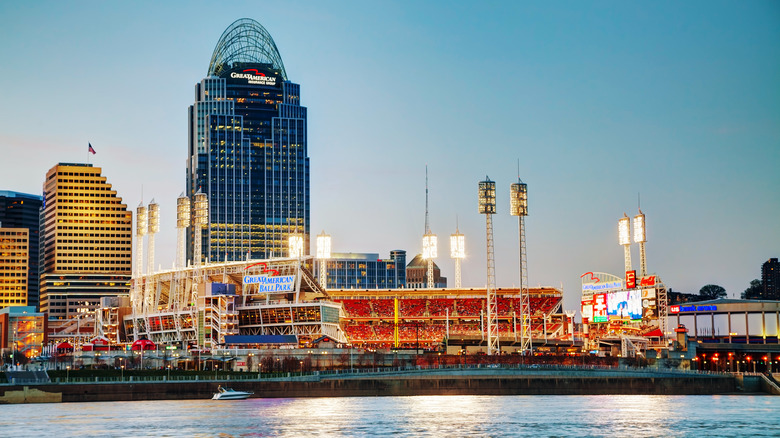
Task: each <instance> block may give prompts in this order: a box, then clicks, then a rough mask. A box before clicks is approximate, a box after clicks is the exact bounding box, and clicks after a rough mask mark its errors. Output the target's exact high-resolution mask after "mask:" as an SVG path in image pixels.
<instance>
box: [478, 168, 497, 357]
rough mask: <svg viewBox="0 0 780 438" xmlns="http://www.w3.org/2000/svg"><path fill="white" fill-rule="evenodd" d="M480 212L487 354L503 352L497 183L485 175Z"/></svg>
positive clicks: (480, 190) (481, 186) (482, 184)
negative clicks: (495, 245) (496, 248)
mask: <svg viewBox="0 0 780 438" xmlns="http://www.w3.org/2000/svg"><path fill="white" fill-rule="evenodd" d="M479 213H480V214H484V215H485V228H486V234H487V286H486V287H485V292H486V295H487V297H486V298H487V354H488V356H492V355H494V354H499V353H500V352H501V350H500V347H499V342H498V320H497V317H498V315H497V314H498V296H497V295H496V259H495V253H494V248H493V221H492V218H491V217H492V215H494V214H496V183H495V182H494V181H491V180H490V178H488V177H485V180H484V181H480V182H479Z"/></svg>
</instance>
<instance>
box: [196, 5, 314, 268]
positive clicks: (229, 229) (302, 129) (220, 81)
mask: <svg viewBox="0 0 780 438" xmlns="http://www.w3.org/2000/svg"><path fill="white" fill-rule="evenodd" d="M306 129H307V128H306V108H305V107H303V106H301V104H300V86H299V85H298V84H295V83H293V82H291V81H290V80H288V78H287V72H286V71H285V68H284V64H283V63H282V58H281V56H280V55H279V51H278V49H277V48H276V44H275V43H274V41H273V39H272V38H271V36H270V35H269V34H268V32H267V31H266V30H265V28H263V26H261V25H260V24H259V23H257V22H256V21H254V20H251V19H246V18H244V19H240V20H238V21H236V22H234V23H233V24H231V25H230V26H229V27H228V28H227V30H225V32H224V33H223V34H222V36H221V38H220V39H219V42H218V43H217V46H216V48H215V49H214V53H213V55H212V57H211V62H210V64H209V68H208V74H207V77H206V78H204V79H203V80H201V81H200V83H198V84H197V85H196V86H195V103H194V104H193V105H191V106H190V108H189V151H188V157H189V159H188V161H187V182H186V184H187V195H188V196H189V197H190V199H193V197H194V195H195V193H197V192H199V191H202V192H203V193H205V194H207V196H208V201H209V217H208V223H207V225H206V226H205V228H204V232H203V241H202V248H203V251H202V254H203V258H204V259H207V260H209V261H212V262H213V261H220V262H221V261H224V260H228V261H238V260H247V259H248V258H251V259H268V258H273V257H287V256H288V255H289V254H288V242H289V237H290V236H291V235H299V236H302V237H303V238H304V254H305V255H307V254H309V246H310V244H309V234H310V232H309V205H310V202H309V157H308V153H307V140H306V137H307V132H306ZM193 217H194V215H193ZM193 228H194V227H190V234H189V235H188V243H187V248H188V249H187V254H188V256H187V257H188V259H191V258H192V256H193V252H194V251H193V249H194V243H193V238H194V237H193V236H194V232H193ZM204 261H205V260H204Z"/></svg>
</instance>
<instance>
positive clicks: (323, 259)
mask: <svg viewBox="0 0 780 438" xmlns="http://www.w3.org/2000/svg"><path fill="white" fill-rule="evenodd" d="M330 245H331V239H330V236H329V235H327V234H325V231H324V230H323V231H322V233H320V234H319V235H318V236H317V260H318V261H319V264H320V272H319V280H320V286H322V288H323V289H325V288H326V287H327V285H328V259H330Z"/></svg>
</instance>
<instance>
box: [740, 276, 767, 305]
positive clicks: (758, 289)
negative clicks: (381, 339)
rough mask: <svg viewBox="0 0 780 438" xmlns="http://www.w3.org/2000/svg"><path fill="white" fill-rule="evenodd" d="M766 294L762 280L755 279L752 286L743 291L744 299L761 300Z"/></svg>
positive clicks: (751, 283)
mask: <svg viewBox="0 0 780 438" xmlns="http://www.w3.org/2000/svg"><path fill="white" fill-rule="evenodd" d="M763 296H764V285H763V284H761V280H759V279H757V278H756V279H755V280H753V281H751V282H750V287H748V288H747V289H745V292H742V299H743V300H760V299H761V298H763Z"/></svg>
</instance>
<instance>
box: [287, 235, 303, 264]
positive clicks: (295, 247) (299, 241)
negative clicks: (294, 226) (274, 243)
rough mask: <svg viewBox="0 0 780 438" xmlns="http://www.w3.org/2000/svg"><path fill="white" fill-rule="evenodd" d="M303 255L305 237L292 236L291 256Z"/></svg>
mask: <svg viewBox="0 0 780 438" xmlns="http://www.w3.org/2000/svg"><path fill="white" fill-rule="evenodd" d="M301 256H303V237H301V236H298V235H292V236H290V257H293V258H299V257H301Z"/></svg>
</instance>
